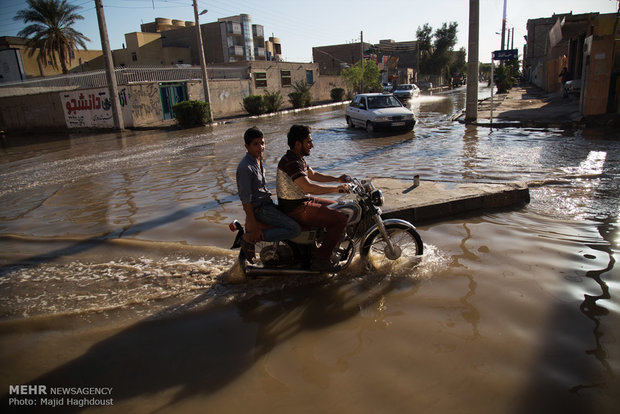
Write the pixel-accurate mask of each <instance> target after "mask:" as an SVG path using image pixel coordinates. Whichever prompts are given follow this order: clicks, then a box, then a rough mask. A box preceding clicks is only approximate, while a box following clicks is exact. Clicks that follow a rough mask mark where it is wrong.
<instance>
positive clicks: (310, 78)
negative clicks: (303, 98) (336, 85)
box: [306, 70, 314, 85]
mask: <svg viewBox="0 0 620 414" xmlns="http://www.w3.org/2000/svg"><path fill="white" fill-rule="evenodd" d="M306 83H307V84H308V85H312V84H313V83H314V73H313V72H312V71H311V70H307V71H306Z"/></svg>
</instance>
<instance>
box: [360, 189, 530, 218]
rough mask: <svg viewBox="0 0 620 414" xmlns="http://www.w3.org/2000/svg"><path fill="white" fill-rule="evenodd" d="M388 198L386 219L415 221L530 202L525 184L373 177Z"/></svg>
mask: <svg viewBox="0 0 620 414" xmlns="http://www.w3.org/2000/svg"><path fill="white" fill-rule="evenodd" d="M372 182H373V184H374V185H375V187H377V188H378V189H380V190H381V191H383V196H384V199H385V204H384V206H383V208H382V210H383V213H384V214H383V216H384V217H385V218H402V219H405V220H408V221H411V222H412V223H414V224H418V223H421V222H429V221H436V220H439V219H443V218H451V217H453V216H455V215H458V214H463V213H473V212H476V211H490V210H497V209H505V208H517V207H521V206H523V205H525V204H527V203H529V201H530V192H529V188H528V186H527V184H526V183H523V182H514V183H506V184H495V183H452V182H437V181H420V184H419V185H418V186H417V187H414V185H413V179H412V180H411V181H403V180H397V179H393V178H372Z"/></svg>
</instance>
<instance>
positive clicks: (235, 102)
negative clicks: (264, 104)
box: [188, 79, 251, 118]
mask: <svg viewBox="0 0 620 414" xmlns="http://www.w3.org/2000/svg"><path fill="white" fill-rule="evenodd" d="M198 88H200V91H201V94H202V83H198ZM188 89H189V88H188ZM188 92H189V91H188ZM209 94H210V95H211V102H212V105H211V108H212V109H211V111H212V115H213V117H214V118H223V117H227V116H234V115H247V112H246V111H245V110H244V109H243V98H245V97H247V96H250V95H251V93H250V80H249V79H215V80H211V81H209Z"/></svg>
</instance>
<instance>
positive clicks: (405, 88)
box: [398, 85, 413, 91]
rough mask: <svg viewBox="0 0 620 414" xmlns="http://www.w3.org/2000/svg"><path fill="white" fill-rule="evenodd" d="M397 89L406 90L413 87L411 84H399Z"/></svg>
mask: <svg viewBox="0 0 620 414" xmlns="http://www.w3.org/2000/svg"><path fill="white" fill-rule="evenodd" d="M398 89H400V90H401V91H408V90H410V89H413V85H400V86H399V87H398Z"/></svg>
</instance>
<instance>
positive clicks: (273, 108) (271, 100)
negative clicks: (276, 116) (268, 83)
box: [263, 91, 284, 112]
mask: <svg viewBox="0 0 620 414" xmlns="http://www.w3.org/2000/svg"><path fill="white" fill-rule="evenodd" d="M263 102H264V103H265V110H266V111H267V112H278V111H279V110H280V108H282V104H283V103H284V99H283V98H282V95H280V91H275V92H269V91H265V95H264V96H263Z"/></svg>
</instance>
